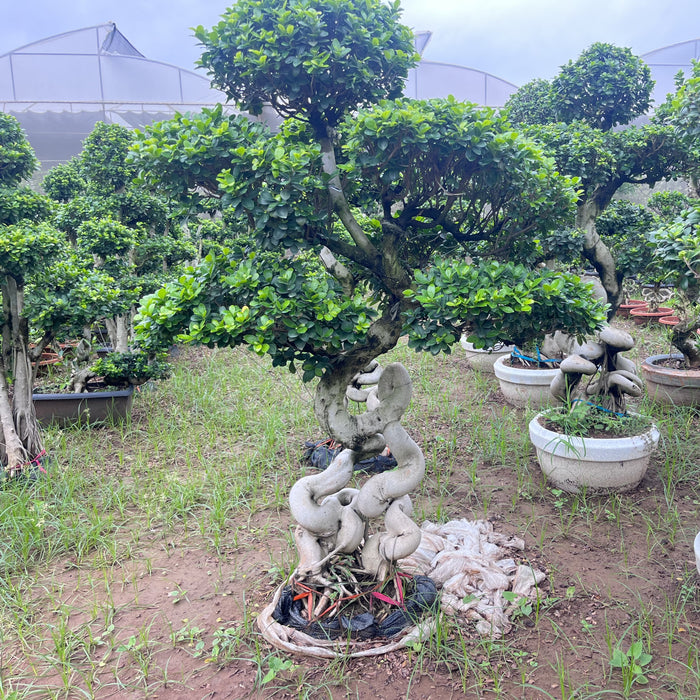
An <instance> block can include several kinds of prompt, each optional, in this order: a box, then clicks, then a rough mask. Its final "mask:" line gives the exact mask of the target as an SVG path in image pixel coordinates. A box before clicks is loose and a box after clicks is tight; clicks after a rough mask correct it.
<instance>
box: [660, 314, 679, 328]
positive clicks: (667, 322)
mask: <svg viewBox="0 0 700 700" xmlns="http://www.w3.org/2000/svg"><path fill="white" fill-rule="evenodd" d="M678 321H680V319H679V318H678V316H662V317H661V318H660V319H659V323H660V324H661V325H662V326H675V325H676V324H677V323H678Z"/></svg>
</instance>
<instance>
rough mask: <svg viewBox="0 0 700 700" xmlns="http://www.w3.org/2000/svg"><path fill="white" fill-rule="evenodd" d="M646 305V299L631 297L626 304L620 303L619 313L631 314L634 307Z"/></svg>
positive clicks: (619, 314) (621, 314)
mask: <svg viewBox="0 0 700 700" xmlns="http://www.w3.org/2000/svg"><path fill="white" fill-rule="evenodd" d="M646 305H647V303H646V301H644V299H630V300H629V301H628V302H627V303H626V304H620V306H618V307H617V315H618V316H629V315H630V311H631V310H632V309H635V308H641V307H646Z"/></svg>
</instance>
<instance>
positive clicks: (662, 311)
mask: <svg viewBox="0 0 700 700" xmlns="http://www.w3.org/2000/svg"><path fill="white" fill-rule="evenodd" d="M672 313H673V309H671V308H669V307H667V306H660V307H659V308H658V309H657V310H656V311H649V309H648V308H647V307H644V308H642V307H637V308H636V309H631V310H630V316H631V317H632V320H633V321H634V322H635V323H636V324H637V325H638V326H643V325H646V324H647V323H649V322H650V321H658V320H659V319H660V318H663V317H664V316H670V315H671V314H672Z"/></svg>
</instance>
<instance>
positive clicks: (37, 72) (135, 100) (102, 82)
mask: <svg viewBox="0 0 700 700" xmlns="http://www.w3.org/2000/svg"><path fill="white" fill-rule="evenodd" d="M430 38H431V33H430V32H427V31H422V32H417V33H416V35H415V46H416V50H417V51H418V52H419V53H420V54H421V55H422V53H423V51H424V49H425V47H426V46H427V44H428V42H429V41H430ZM699 52H700V39H699V40H694V41H687V42H684V43H681V44H675V45H673V46H667V47H665V48H661V49H657V50H655V51H651V52H649V53H647V54H644V55H643V56H642V58H643V59H644V60H645V61H646V62H647V63H648V64H649V65H650V67H651V69H652V75H653V77H654V79H655V80H656V88H655V91H654V98H655V100H656V104H658V103H659V102H661V101H663V99H664V97H665V95H666V93H667V92H671V91H672V90H673V89H674V76H675V74H676V73H677V72H678V71H679V70H685V71H688V69H689V68H690V66H691V63H692V59H696V58H698V55H699ZM515 90H517V86H516V85H514V84H512V83H509V82H507V81H506V80H502V79H501V78H498V77H496V76H494V75H491V74H489V73H486V72H484V71H481V70H476V69H472V68H467V67H465V66H459V65H452V64H447V63H438V62H432V61H426V60H424V59H422V60H421V61H420V62H419V64H418V66H417V67H416V68H414V69H412V70H411V71H410V72H409V76H408V80H407V82H406V88H405V94H406V95H407V96H408V97H412V98H417V99H428V98H432V97H447V96H448V95H452V96H454V97H455V98H456V99H458V100H465V101H470V102H475V103H477V104H482V105H487V106H490V107H500V106H502V105H503V104H505V102H506V100H507V99H508V97H509V96H510V95H511V94H512V93H513V92H514V91H515ZM225 101H226V96H225V95H224V94H223V93H222V92H219V91H217V90H214V89H213V88H212V87H211V86H210V83H209V80H208V78H207V77H206V76H204V75H203V74H198V73H196V72H194V71H190V70H186V69H184V68H180V67H178V66H175V65H172V64H169V63H164V62H161V61H154V60H151V59H148V58H146V57H145V56H144V55H143V54H142V53H140V52H139V51H138V50H137V49H136V48H134V46H133V45H132V44H131V42H129V40H128V39H127V38H126V37H125V36H124V35H123V34H122V33H121V32H120V31H119V30H118V29H117V27H116V25H115V24H114V22H107V23H104V24H99V25H96V26H93V27H86V28H84V29H77V30H74V31H70V32H65V33H63V34H58V35H55V36H51V37H47V38H45V39H42V40H39V41H36V42H33V43H30V44H27V45H25V46H22V47H20V48H17V49H14V50H12V51H10V52H9V53H6V54H4V55H2V56H0V109H1V110H2V111H4V112H7V113H9V114H12V115H13V116H15V117H16V118H17V119H18V120H19V122H20V124H21V125H22V127H23V128H24V130H25V132H26V133H27V136H28V138H29V141H30V143H31V144H32V146H33V148H34V150H35V152H36V154H37V157H38V158H39V160H40V162H41V165H42V171H46V170H48V169H49V168H51V167H53V166H54V165H56V164H57V163H61V162H65V161H67V160H69V159H70V158H71V157H72V156H74V155H76V154H77V153H79V152H80V150H81V148H82V142H83V140H84V139H85V138H86V137H87V136H88V134H90V133H91V131H92V130H93V127H94V125H95V124H96V123H97V122H99V121H104V122H108V123H118V124H122V125H124V126H127V127H130V128H138V127H141V126H144V125H146V124H149V123H151V122H154V121H159V120H162V119H168V118H170V117H171V116H172V115H173V114H174V113H175V112H188V111H200V110H201V109H202V108H204V107H211V106H213V105H215V104H218V103H225ZM227 109H228V110H229V111H230V112H235V109H234V108H233V107H231V106H229V107H227ZM260 118H261V119H263V120H266V121H269V122H273V121H275V120H276V118H275V115H272V114H271V113H263V115H262V117H260Z"/></svg>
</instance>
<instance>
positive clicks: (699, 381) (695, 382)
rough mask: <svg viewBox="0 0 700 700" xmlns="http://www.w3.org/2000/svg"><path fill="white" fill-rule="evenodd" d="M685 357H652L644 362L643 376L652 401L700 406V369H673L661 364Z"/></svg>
mask: <svg viewBox="0 0 700 700" xmlns="http://www.w3.org/2000/svg"><path fill="white" fill-rule="evenodd" d="M671 358H672V359H676V360H682V359H683V355H681V354H680V353H674V354H673V355H652V356H651V357H647V359H646V360H644V362H642V376H643V377H644V380H645V381H646V385H647V393H648V394H649V398H650V399H651V400H652V401H656V402H657V403H662V404H672V405H674V406H700V369H673V368H672V367H664V366H662V365H661V364H660V363H662V362H663V361H664V360H668V359H671Z"/></svg>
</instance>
